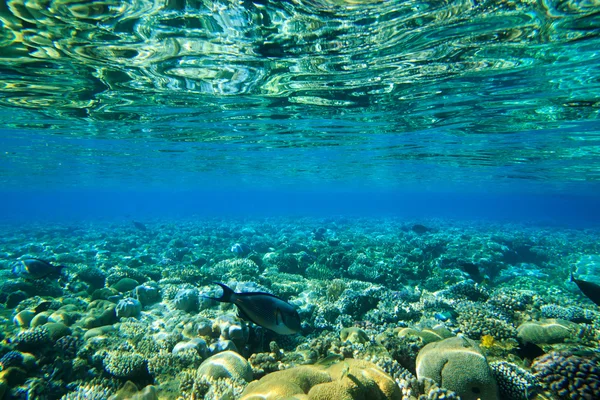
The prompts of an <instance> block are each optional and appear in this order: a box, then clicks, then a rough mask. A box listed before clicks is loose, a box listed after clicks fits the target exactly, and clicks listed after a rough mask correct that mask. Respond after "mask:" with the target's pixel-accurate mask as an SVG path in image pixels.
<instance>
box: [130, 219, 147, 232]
mask: <svg viewBox="0 0 600 400" xmlns="http://www.w3.org/2000/svg"><path fill="white" fill-rule="evenodd" d="M131 222H132V223H133V226H135V227H136V228H138V229H139V230H140V231H142V232H146V231H147V230H148V228H146V225H144V224H142V223H141V222H138V221H131Z"/></svg>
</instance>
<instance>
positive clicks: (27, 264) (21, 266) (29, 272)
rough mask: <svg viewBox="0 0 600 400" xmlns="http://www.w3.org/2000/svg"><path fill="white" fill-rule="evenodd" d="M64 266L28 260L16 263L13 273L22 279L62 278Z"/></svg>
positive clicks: (32, 259)
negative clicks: (61, 273)
mask: <svg viewBox="0 0 600 400" xmlns="http://www.w3.org/2000/svg"><path fill="white" fill-rule="evenodd" d="M63 268H65V266H64V265H53V264H50V263H49V262H48V261H44V260H40V259H37V258H27V259H25V260H19V261H17V262H16V263H15V265H14V266H13V269H12V273H13V274H14V275H17V276H19V277H21V278H26V279H41V278H45V277H49V276H56V277H58V276H60V272H61V270H62V269H63Z"/></svg>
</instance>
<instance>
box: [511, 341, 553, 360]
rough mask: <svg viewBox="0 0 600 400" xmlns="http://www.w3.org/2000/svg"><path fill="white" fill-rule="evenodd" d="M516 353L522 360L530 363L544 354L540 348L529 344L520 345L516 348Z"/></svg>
mask: <svg viewBox="0 0 600 400" xmlns="http://www.w3.org/2000/svg"><path fill="white" fill-rule="evenodd" d="M516 353H517V355H518V356H519V357H520V358H522V359H523V360H530V361H531V360H533V359H534V358H537V357H540V356H543V355H544V354H546V352H545V351H544V350H543V349H542V348H541V347H540V346H538V345H537V344H533V343H530V342H526V343H520V344H519V347H517V350H516Z"/></svg>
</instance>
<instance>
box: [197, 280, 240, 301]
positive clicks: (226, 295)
mask: <svg viewBox="0 0 600 400" xmlns="http://www.w3.org/2000/svg"><path fill="white" fill-rule="evenodd" d="M212 283H214V284H215V285H219V286H221V288H222V289H223V294H222V295H221V297H208V296H203V297H205V298H207V299H211V300H216V301H220V302H222V303H232V302H233V300H232V299H231V297H232V296H233V294H234V291H233V290H232V289H231V288H230V287H229V286H227V285H224V284H222V283H219V282H212Z"/></svg>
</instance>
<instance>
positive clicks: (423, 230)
mask: <svg viewBox="0 0 600 400" xmlns="http://www.w3.org/2000/svg"><path fill="white" fill-rule="evenodd" d="M410 229H411V230H412V231H413V232H414V233H416V234H419V235H422V234H424V233H427V232H429V231H430V230H431V229H429V228H428V227H426V226H425V225H421V224H414V225H413V226H412V227H411V228H410Z"/></svg>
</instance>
